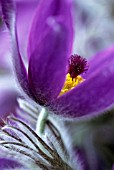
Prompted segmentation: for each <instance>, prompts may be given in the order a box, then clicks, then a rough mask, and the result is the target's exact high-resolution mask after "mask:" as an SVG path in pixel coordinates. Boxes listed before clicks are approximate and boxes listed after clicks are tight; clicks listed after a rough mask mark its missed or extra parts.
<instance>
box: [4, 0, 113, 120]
mask: <svg viewBox="0 0 114 170" xmlns="http://www.w3.org/2000/svg"><path fill="white" fill-rule="evenodd" d="M1 2H2V9H3V14H4V19H5V21H6V24H7V26H8V28H9V30H10V33H11V36H12V41H13V42H12V43H13V60H14V66H15V71H16V75H17V78H18V81H19V83H20V85H21V87H22V88H23V90H24V91H25V92H26V93H27V94H28V95H29V96H30V97H32V98H33V100H34V101H36V102H37V103H39V104H41V105H43V106H46V107H47V108H48V109H49V110H50V111H54V113H56V114H58V115H62V116H65V117H69V118H74V117H82V116H85V115H89V116H90V115H91V116H93V115H98V114H100V113H103V112H105V111H106V110H107V109H110V108H111V107H112V106H113V103H114V89H113V86H114V67H113V65H114V57H113V55H114V47H112V48H109V49H106V50H105V51H103V52H101V53H99V54H96V55H95V56H94V57H93V59H92V60H91V61H90V62H89V65H90V68H89V71H88V73H87V76H86V81H84V82H83V83H81V84H80V85H78V86H77V87H75V88H73V89H72V90H70V91H69V92H67V93H65V94H64V95H61V96H59V94H60V92H61V89H62V87H63V85H64V81H65V77H66V68H67V63H68V58H69V56H70V55H71V48H72V42H73V28H72V27H73V25H72V17H71V1H70V0H67V1H65V0H63V1H60V0H55V1H53V0H49V1H48V3H47V2H46V1H43V0H41V1H40V3H39V5H38V9H37V10H36V14H35V16H34V19H33V22H32V25H31V31H30V35H29V40H28V52H27V56H28V71H26V69H25V65H24V63H23V60H22V57H21V55H20V52H19V46H18V37H17V30H16V29H17V28H16V23H15V22H17V21H16V19H15V14H14V13H15V10H14V6H13V3H12V1H11V0H8V1H1ZM7 7H8V8H7ZM66 18H67V19H66ZM15 28H16V29H15Z"/></svg>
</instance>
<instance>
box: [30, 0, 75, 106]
mask: <svg viewBox="0 0 114 170" xmlns="http://www.w3.org/2000/svg"><path fill="white" fill-rule="evenodd" d="M70 9H71V6H70V3H69V2H68V1H65V0H62V1H61V0H55V1H52V0H49V1H48V3H47V2H46V1H41V3H40V5H39V8H38V10H37V12H36V15H35V17H34V21H33V25H32V29H31V33H30V39H29V45H28V49H29V50H28V54H29V58H30V65H29V82H30V85H31V89H32V90H33V94H34V97H35V99H36V101H37V102H39V103H40V104H46V103H47V102H49V101H50V100H53V99H54V98H56V97H57V96H58V94H59V92H60V90H61V88H62V86H63V83H64V80H65V75H66V64H67V58H68V57H69V55H70V49H71V44H72V32H73V31H72V25H70V23H71V22H72V21H71V13H70ZM66 18H67V20H66Z"/></svg>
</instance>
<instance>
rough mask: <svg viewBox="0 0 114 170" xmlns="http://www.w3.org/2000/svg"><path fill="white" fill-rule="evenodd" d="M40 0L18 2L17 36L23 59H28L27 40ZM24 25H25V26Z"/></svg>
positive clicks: (20, 0)
mask: <svg viewBox="0 0 114 170" xmlns="http://www.w3.org/2000/svg"><path fill="white" fill-rule="evenodd" d="M38 1H39V0H32V1H31V0H26V1H25V0H24V1H22V0H19V1H17V0H16V11H17V34H18V42H19V49H20V53H21V54H22V57H25V59H26V48H27V40H28V35H29V30H30V26H31V22H32V19H33V16H34V13H35V10H36V7H37V4H38ZM23 23H24V24H23Z"/></svg>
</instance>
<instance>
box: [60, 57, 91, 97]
mask: <svg viewBox="0 0 114 170" xmlns="http://www.w3.org/2000/svg"><path fill="white" fill-rule="evenodd" d="M68 64H69V65H68V74H67V75H66V81H65V84H64V86H63V88H62V90H61V93H60V95H62V94H64V93H66V92H68V91H69V90H71V89H73V88H74V87H75V86H77V85H78V84H80V83H82V82H83V81H84V80H85V79H83V78H82V77H81V76H79V75H80V74H82V73H83V72H86V71H87V70H88V65H87V61H86V59H85V58H82V57H81V56H79V55H76V54H75V55H71V57H70V58H69V60H68Z"/></svg>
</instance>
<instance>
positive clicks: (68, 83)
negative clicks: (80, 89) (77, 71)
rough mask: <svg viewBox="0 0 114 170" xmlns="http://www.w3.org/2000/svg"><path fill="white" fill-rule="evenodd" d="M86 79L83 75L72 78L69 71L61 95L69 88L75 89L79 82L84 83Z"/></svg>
mask: <svg viewBox="0 0 114 170" xmlns="http://www.w3.org/2000/svg"><path fill="white" fill-rule="evenodd" d="M83 81H84V79H83V78H82V77H81V76H77V77H76V78H73V79H72V78H71V77H70V74H69V73H68V74H67V76H66V81H65V84H64V86H63V88H62V90H61V93H60V95H62V94H64V93H66V92H68V91H69V90H71V89H73V88H74V87H75V86H77V85H78V84H80V83H82V82H83Z"/></svg>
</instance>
